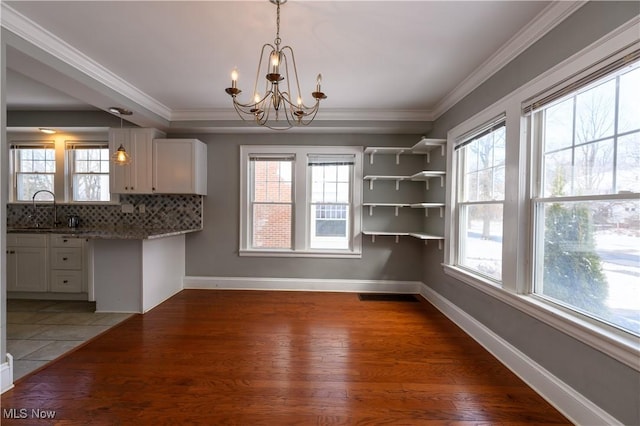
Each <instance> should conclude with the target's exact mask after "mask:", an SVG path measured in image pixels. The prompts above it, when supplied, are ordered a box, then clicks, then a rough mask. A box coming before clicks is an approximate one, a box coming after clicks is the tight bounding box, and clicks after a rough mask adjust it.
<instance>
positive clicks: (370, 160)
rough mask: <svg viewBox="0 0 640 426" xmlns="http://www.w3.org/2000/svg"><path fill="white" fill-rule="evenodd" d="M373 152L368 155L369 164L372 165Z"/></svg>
mask: <svg viewBox="0 0 640 426" xmlns="http://www.w3.org/2000/svg"><path fill="white" fill-rule="evenodd" d="M375 153H376V152H375V151H372V152H371V154H369V164H373V155H374V154H375Z"/></svg>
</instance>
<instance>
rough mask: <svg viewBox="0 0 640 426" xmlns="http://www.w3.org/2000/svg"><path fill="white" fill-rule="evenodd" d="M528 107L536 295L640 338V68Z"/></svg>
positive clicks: (588, 80) (614, 68)
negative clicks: (534, 176)
mask: <svg viewBox="0 0 640 426" xmlns="http://www.w3.org/2000/svg"><path fill="white" fill-rule="evenodd" d="M638 57H639V55H638V52H636V60H635V62H633V63H631V64H629V63H628V58H629V56H627V57H625V58H622V59H620V60H618V61H616V62H613V63H611V64H609V65H607V67H606V68H602V67H601V68H600V69H596V70H595V71H593V72H592V73H589V74H587V75H586V76H585V77H582V78H580V79H578V80H576V81H575V82H573V83H570V84H568V85H566V86H564V87H560V88H556V89H555V90H553V91H552V92H551V93H550V94H545V95H544V96H538V100H537V101H535V102H533V103H532V104H530V105H529V106H528V110H529V112H530V114H531V123H532V135H533V152H534V161H535V162H536V172H537V179H536V181H535V185H534V189H533V240H534V243H533V245H534V248H533V252H534V262H533V265H534V268H533V289H532V291H533V293H534V294H536V295H537V296H539V297H542V298H544V299H546V300H549V301H551V302H553V303H555V304H558V305H561V306H564V307H566V308H568V309H571V310H573V311H577V312H580V313H582V314H585V315H587V316H589V317H592V318H596V319H598V320H600V321H604V322H606V323H608V324H611V325H613V326H615V327H618V328H621V329H624V330H626V331H630V332H633V333H635V334H637V335H640V284H639V282H638V276H640V261H639V260H638V259H639V256H640V249H639V247H640V197H639V195H638V193H639V192H640V97H639V96H638V94H639V93H640V60H639V58H638Z"/></svg>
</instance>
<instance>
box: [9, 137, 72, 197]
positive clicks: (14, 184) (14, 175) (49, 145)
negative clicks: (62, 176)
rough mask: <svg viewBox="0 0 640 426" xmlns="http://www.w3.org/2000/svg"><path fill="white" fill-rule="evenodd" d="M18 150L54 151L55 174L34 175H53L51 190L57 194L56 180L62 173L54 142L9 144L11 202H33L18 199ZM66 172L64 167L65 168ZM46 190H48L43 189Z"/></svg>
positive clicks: (38, 141)
mask: <svg viewBox="0 0 640 426" xmlns="http://www.w3.org/2000/svg"><path fill="white" fill-rule="evenodd" d="M17 149H52V150H53V155H54V158H53V162H54V166H55V170H54V171H53V173H41V172H38V173H34V174H37V175H51V176H52V177H53V188H51V189H49V190H50V191H52V192H55V187H56V179H57V176H58V174H59V173H60V165H59V164H58V161H57V158H56V146H55V141H54V140H37V141H19V142H17V141H16V142H12V143H10V144H9V152H10V160H9V164H10V173H11V176H10V181H11V191H10V202H14V203H30V202H32V200H19V199H18V174H19V171H18V166H17V164H16V163H17V157H18V152H17V151H16V150H17ZM63 170H64V167H63ZM43 189H46V188H43Z"/></svg>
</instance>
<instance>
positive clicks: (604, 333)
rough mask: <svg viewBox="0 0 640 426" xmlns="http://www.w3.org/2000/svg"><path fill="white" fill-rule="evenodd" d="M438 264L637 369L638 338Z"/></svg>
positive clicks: (639, 354)
mask: <svg viewBox="0 0 640 426" xmlns="http://www.w3.org/2000/svg"><path fill="white" fill-rule="evenodd" d="M442 266H443V268H444V272H445V274H447V275H449V276H451V277H453V278H456V279H458V280H459V281H462V282H463V283H465V284H467V285H470V286H472V287H474V288H476V289H478V290H480V291H482V292H483V293H485V294H487V295H489V296H491V297H494V298H496V299H498V300H500V301H502V302H504V303H506V304H508V305H510V306H512V307H514V308H516V309H518V310H520V311H522V312H524V313H525V314H527V315H530V316H532V317H534V318H536V319H538V320H540V321H542V322H544V323H545V324H547V325H550V326H551V327H554V328H555V329H557V330H559V331H561V332H563V333H565V334H567V335H569V336H571V337H573V338H575V339H576V340H579V341H580V342H582V343H584V344H586V345H589V346H591V347H592V348H594V349H596V350H599V351H600V352H603V353H604V354H607V355H609V356H610V357H612V358H614V359H616V360H618V361H620V362H621V363H623V364H625V365H627V366H629V367H631V368H633V369H634V370H636V371H640V365H639V364H638V357H639V356H640V339H639V338H637V337H634V336H633V335H631V334H628V333H624V332H621V331H618V330H615V329H613V328H612V327H607V326H606V325H600V324H598V323H597V322H596V321H591V320H588V319H586V317H582V316H581V315H579V314H573V313H571V312H569V311H568V310H564V309H561V308H559V307H557V306H556V305H553V304H551V303H549V302H547V301H545V300H543V299H540V298H538V297H536V296H534V295H521V294H516V293H513V292H511V291H509V290H506V289H504V288H501V287H498V286H496V285H495V284H493V283H490V282H489V281H485V280H482V279H480V278H478V277H475V276H473V275H471V274H469V273H468V272H467V271H464V270H462V269H460V268H457V267H454V266H451V265H445V264H443V265H442Z"/></svg>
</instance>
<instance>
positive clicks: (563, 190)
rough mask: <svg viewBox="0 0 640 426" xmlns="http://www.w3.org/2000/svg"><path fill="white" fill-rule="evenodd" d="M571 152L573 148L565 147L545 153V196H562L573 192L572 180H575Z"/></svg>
mask: <svg viewBox="0 0 640 426" xmlns="http://www.w3.org/2000/svg"><path fill="white" fill-rule="evenodd" d="M571 153H572V150H571V149H565V150H563V151H556V152H554V153H551V154H547V155H545V157H544V196H545V197H562V196H565V195H569V194H570V193H571V181H572V180H573V166H572V165H571V164H572V160H571Z"/></svg>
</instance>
